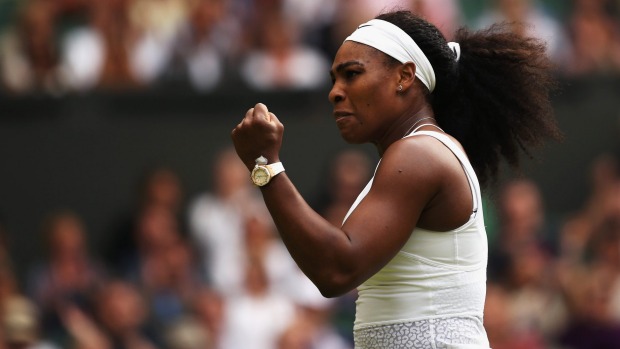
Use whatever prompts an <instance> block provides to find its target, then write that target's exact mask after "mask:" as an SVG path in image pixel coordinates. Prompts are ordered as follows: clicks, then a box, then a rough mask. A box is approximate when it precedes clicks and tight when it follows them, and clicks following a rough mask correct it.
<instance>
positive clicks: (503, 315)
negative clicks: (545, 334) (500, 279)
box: [484, 283, 546, 349]
mask: <svg viewBox="0 0 620 349" xmlns="http://www.w3.org/2000/svg"><path fill="white" fill-rule="evenodd" d="M507 309H510V303H509V300H508V295H507V294H506V291H505V290H504V289H503V288H502V287H501V286H499V285H497V284H495V283H489V285H488V286H487V296H486V302H485V306H484V314H485V316H484V327H485V329H486V332H487V335H488V336H489V343H490V346H491V347H492V348H494V349H544V348H546V347H545V344H544V342H543V341H542V339H541V338H540V337H538V336H536V334H535V333H532V332H525V333H523V332H520V331H518V330H517V329H516V328H515V325H514V322H513V318H512V314H511V312H510V311H506V310H507Z"/></svg>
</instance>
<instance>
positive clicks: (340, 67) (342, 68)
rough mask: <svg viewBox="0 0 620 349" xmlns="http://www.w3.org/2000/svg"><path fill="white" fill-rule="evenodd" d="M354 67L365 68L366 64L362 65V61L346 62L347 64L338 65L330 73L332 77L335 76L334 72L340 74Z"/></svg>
mask: <svg viewBox="0 0 620 349" xmlns="http://www.w3.org/2000/svg"><path fill="white" fill-rule="evenodd" d="M352 65H359V66H362V67H363V66H364V63H362V62H360V61H346V62H342V63H340V64H338V65H337V66H336V68H334V69H333V70H330V71H329V74H330V75H333V74H334V71H336V72H340V71H342V70H344V69H345V68H347V67H350V66H352Z"/></svg>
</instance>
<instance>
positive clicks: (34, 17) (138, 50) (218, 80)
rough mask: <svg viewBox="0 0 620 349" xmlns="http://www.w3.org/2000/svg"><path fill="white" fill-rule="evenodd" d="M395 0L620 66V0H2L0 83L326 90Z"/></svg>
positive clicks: (37, 88)
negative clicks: (353, 42) (510, 29)
mask: <svg viewBox="0 0 620 349" xmlns="http://www.w3.org/2000/svg"><path fill="white" fill-rule="evenodd" d="M480 3H484V6H482V7H481V6H479V5H476V4H480ZM7 4H13V5H12V6H11V5H7ZM395 6H398V7H400V8H403V9H409V10H413V11H415V12H417V13H419V14H421V15H423V16H424V17H425V18H427V19H428V20H429V21H431V22H432V23H434V24H436V25H437V26H438V27H439V28H440V29H441V30H442V31H443V32H444V34H445V35H446V36H447V37H448V38H450V37H451V36H452V35H453V33H454V31H455V30H456V29H458V27H460V26H468V27H470V28H472V29H480V28H484V27H486V26H488V25H489V24H491V23H494V22H509V23H514V24H515V25H514V30H515V31H518V32H521V33H524V34H528V35H534V36H537V37H540V38H542V39H544V40H546V41H547V43H548V49H549V54H550V56H551V57H552V58H553V59H554V61H555V62H556V63H557V70H558V73H559V74H565V75H568V76H583V75H590V74H610V73H611V74H618V73H619V72H620V16H619V9H620V1H618V0H571V1H564V2H558V1H543V0H485V1H483V0H476V1H465V0H432V1H430V0H386V1H374V0H339V1H334V0H312V1H309V0H106V1H95V0H21V1H18V0H4V8H5V9H9V8H10V9H11V12H10V13H11V16H7V15H5V17H9V18H8V19H6V20H5V22H6V23H4V25H3V27H2V28H0V29H2V32H1V33H0V35H1V37H0V86H1V87H2V90H5V91H8V92H11V93H15V94H23V93H32V92H45V93H51V94H54V95H62V94H63V93H71V92H73V93H75V92H83V91H90V90H93V89H105V90H110V89H112V90H119V89H121V90H126V89H147V88H154V87H160V86H174V87H176V86H185V87H190V88H191V89H193V90H196V91H200V92H209V91H213V90H215V89H218V88H223V87H228V88H238V87H239V86H240V85H243V86H246V87H249V88H251V89H257V90H274V89H317V88H322V87H325V86H328V85H329V75H328V70H329V66H330V65H331V59H332V57H333V56H334V54H335V51H336V50H337V48H338V47H339V45H340V43H342V41H343V39H344V38H345V37H346V36H347V35H348V34H349V33H351V32H352V31H353V29H354V28H355V26H356V25H358V24H359V23H362V22H364V21H366V20H368V19H370V18H372V17H374V16H375V15H376V14H378V13H379V12H380V11H382V10H385V9H392V8H394V7H395ZM6 11H7V12H8V10H6ZM466 13H467V14H468V15H467V16H466V15H465V14H466ZM472 13H473V14H472ZM516 23H525V24H526V25H525V26H523V25H517V24H516Z"/></svg>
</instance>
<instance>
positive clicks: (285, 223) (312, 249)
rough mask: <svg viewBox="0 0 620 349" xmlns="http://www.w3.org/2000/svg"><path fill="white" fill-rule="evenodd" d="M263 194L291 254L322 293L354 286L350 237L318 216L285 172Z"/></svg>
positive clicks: (333, 292)
mask: <svg viewBox="0 0 620 349" xmlns="http://www.w3.org/2000/svg"><path fill="white" fill-rule="evenodd" d="M261 191H262V194H263V198H264V200H265V204H266V206H267V208H268V209H269V212H270V213H271V216H272V217H273V220H274V222H275V224H276V227H277V228H278V231H279V233H280V236H281V237H282V241H283V242H284V244H285V245H286V247H287V249H288V250H289V253H290V254H291V256H292V257H293V259H294V260H295V262H296V263H297V265H298V266H299V267H300V269H301V270H302V271H303V272H304V273H305V274H306V275H307V276H308V277H309V278H310V279H311V280H312V281H313V282H314V283H315V285H316V286H317V287H318V288H319V289H320V290H321V292H322V293H323V294H324V295H328V296H334V295H338V294H341V293H344V292H347V291H349V290H350V289H351V288H353V287H355V285H356V281H355V279H356V278H355V272H354V270H351V265H353V264H352V263H350V261H351V260H352V259H351V258H352V256H353V254H354V249H353V248H354V246H353V242H352V241H351V240H350V237H349V236H348V235H347V234H346V233H345V232H344V231H342V230H341V229H340V228H338V227H335V226H333V225H332V224H331V223H329V222H328V221H327V220H325V219H324V218H323V217H321V216H320V215H319V214H318V213H316V212H315V211H314V210H313V209H312V208H311V207H310V206H309V205H308V204H307V203H306V201H305V200H304V199H303V198H302V196H301V195H300V194H299V192H298V191H297V189H296V188H295V186H294V185H293V183H292V182H291V181H290V179H289V178H288V177H287V176H286V174H285V173H283V174H281V175H278V176H276V177H274V178H273V179H272V181H271V182H270V183H269V184H268V185H267V186H265V187H262V188H261Z"/></svg>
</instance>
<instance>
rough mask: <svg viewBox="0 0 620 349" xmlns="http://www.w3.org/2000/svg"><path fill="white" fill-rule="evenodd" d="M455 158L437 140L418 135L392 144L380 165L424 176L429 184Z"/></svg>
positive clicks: (441, 174) (390, 169) (438, 177)
mask: <svg viewBox="0 0 620 349" xmlns="http://www.w3.org/2000/svg"><path fill="white" fill-rule="evenodd" d="M455 160H456V159H455V157H454V155H453V154H452V152H451V151H450V149H448V148H447V147H446V146H445V145H443V144H442V143H441V142H440V141H439V140H437V139H435V138H433V137H431V136H426V135H419V136H413V137H407V138H403V139H401V140H399V141H397V142H395V143H394V144H392V145H391V146H390V147H389V148H388V149H387V150H386V152H385V153H384V154H383V157H382V159H381V165H382V166H383V168H384V169H386V170H389V171H393V170H395V171H397V172H399V171H402V172H404V171H407V173H409V174H411V175H414V176H417V177H418V178H419V179H423V178H426V179H427V180H429V181H430V182H428V183H429V184H430V183H432V182H434V181H435V180H438V179H441V177H442V176H443V174H445V171H446V167H452V166H454V164H455ZM457 164H458V162H457ZM380 167H381V166H380ZM402 172H400V173H402Z"/></svg>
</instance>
